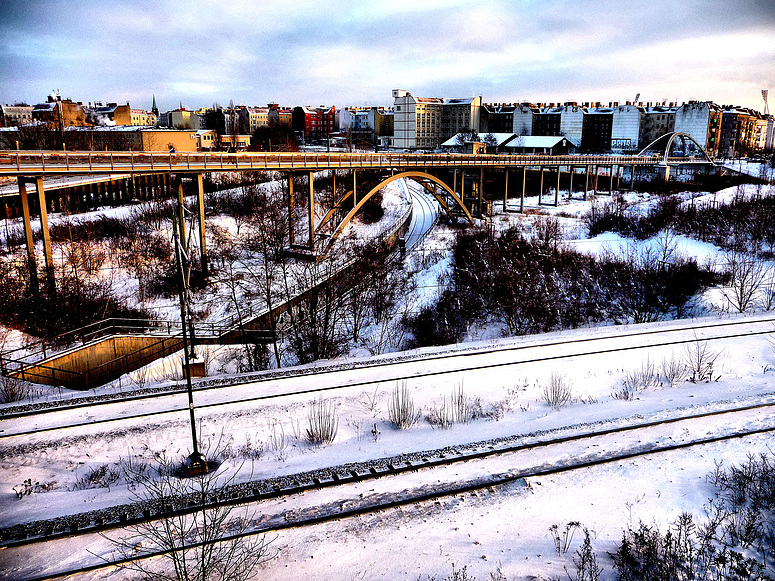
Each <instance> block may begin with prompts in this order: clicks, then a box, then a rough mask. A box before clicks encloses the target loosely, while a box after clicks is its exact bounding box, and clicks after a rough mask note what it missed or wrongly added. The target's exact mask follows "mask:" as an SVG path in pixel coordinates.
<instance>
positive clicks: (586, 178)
mask: <svg viewBox="0 0 775 581" xmlns="http://www.w3.org/2000/svg"><path fill="white" fill-rule="evenodd" d="M588 193H589V164H587V165H585V166H584V201H585V202H586V201H587V194H588Z"/></svg>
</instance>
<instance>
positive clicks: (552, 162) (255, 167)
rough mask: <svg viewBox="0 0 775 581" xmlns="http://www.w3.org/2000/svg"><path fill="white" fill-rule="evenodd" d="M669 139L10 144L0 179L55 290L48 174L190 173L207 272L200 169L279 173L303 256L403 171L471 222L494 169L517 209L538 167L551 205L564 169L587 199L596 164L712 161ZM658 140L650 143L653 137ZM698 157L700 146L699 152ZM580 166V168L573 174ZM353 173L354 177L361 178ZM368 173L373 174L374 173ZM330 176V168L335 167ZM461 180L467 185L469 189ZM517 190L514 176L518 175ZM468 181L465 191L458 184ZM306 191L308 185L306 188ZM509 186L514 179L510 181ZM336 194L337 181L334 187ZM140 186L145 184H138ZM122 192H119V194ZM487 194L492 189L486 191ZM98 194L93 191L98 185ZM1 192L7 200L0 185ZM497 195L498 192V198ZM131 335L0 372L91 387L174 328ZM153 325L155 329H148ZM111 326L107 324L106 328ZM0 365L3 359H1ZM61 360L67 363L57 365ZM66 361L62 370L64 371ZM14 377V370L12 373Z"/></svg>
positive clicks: (216, 335) (171, 338)
mask: <svg viewBox="0 0 775 581" xmlns="http://www.w3.org/2000/svg"><path fill="white" fill-rule="evenodd" d="M674 139H675V138H673V139H670V138H669V137H668V146H667V148H666V150H665V154H664V155H662V154H659V153H654V154H650V153H649V152H646V151H645V150H644V152H641V154H640V155H635V156H608V155H588V156H584V155H568V156H550V155H461V154H419V153H236V154H227V153H166V152H55V151H14V152H0V176H8V177H14V178H16V181H17V184H18V193H17V194H16V195H17V196H18V197H19V202H20V205H21V210H22V212H21V213H22V215H23V219H24V229H25V235H26V245H27V255H28V263H29V267H30V272H31V275H32V276H33V278H34V283H35V284H36V285H37V263H36V253H35V245H34V241H33V235H32V226H31V204H30V199H29V196H28V193H27V186H28V185H30V184H33V185H34V188H35V194H36V195H35V196H34V197H33V198H32V201H33V205H32V209H34V210H37V211H38V212H39V214H40V221H41V231H42V238H43V246H44V261H45V266H46V273H47V274H46V278H47V281H48V284H49V285H50V287H51V288H52V289H53V288H54V285H55V281H54V265H53V256H52V247H51V238H50V234H49V229H48V218H47V214H48V212H49V211H50V210H53V209H55V208H56V209H59V208H61V207H62V204H61V203H60V204H54V203H53V201H54V200H53V198H52V196H51V195H49V196H47V195H46V194H47V192H46V188H45V186H44V178H47V177H49V176H100V175H103V176H105V177H106V179H110V176H115V175H116V174H122V176H130V177H132V178H139V179H138V180H137V181H138V182H139V183H140V184H141V190H140V191H143V190H142V186H143V184H145V185H146V186H147V185H148V184H149V183H150V184H151V185H152V186H153V185H156V186H158V185H161V186H162V187H165V188H166V187H169V186H170V185H171V184H173V183H174V184H175V185H176V186H177V194H178V200H179V202H180V203H181V204H182V201H183V184H182V181H181V180H180V179H176V180H175V182H173V181H172V180H170V176H171V175H175V176H177V177H178V178H180V177H181V176H184V177H188V178H190V179H191V180H192V182H193V184H194V188H195V191H196V193H197V200H198V204H197V208H198V218H199V219H198V223H199V227H198V238H199V249H200V253H201V256H200V261H201V265H202V269H203V271H204V273H205V275H206V274H207V245H206V239H205V200H204V187H203V177H202V176H203V174H204V173H206V172H227V173H233V172H245V171H247V172H250V171H275V172H281V173H282V174H284V176H285V180H287V190H286V191H287V203H288V210H289V211H288V217H289V224H288V239H289V241H290V245H291V248H292V249H296V250H297V251H300V252H301V253H302V254H304V252H306V253H307V255H308V256H309V255H313V256H317V254H318V253H323V254H324V253H325V252H326V251H327V250H328V249H329V248H330V247H331V245H332V244H333V242H334V241H335V240H336V238H337V236H338V235H339V234H340V233H341V232H342V231H343V229H344V228H345V226H346V225H347V224H348V223H349V222H350V221H351V220H352V218H353V217H354V216H355V215H356V214H357V212H358V211H359V210H360V209H361V208H362V207H363V206H364V204H365V203H366V202H367V201H368V200H369V199H370V198H371V197H372V196H373V195H374V194H376V193H377V192H378V191H379V190H380V189H381V188H382V187H384V186H385V185H386V184H388V183H389V182H391V181H394V180H397V179H400V178H403V177H408V178H412V179H414V180H416V181H418V182H419V183H421V184H422V185H423V187H424V188H425V190H426V191H427V192H428V193H429V194H431V195H433V196H434V197H435V198H436V199H437V200H438V201H439V202H440V204H441V206H442V208H443V209H444V210H445V211H447V212H448V213H450V214H452V213H455V214H457V215H458V216H459V217H461V218H464V219H466V220H468V221H470V222H473V220H474V216H476V215H482V210H483V202H484V188H485V174H486V173H487V174H488V175H492V174H493V173H495V172H498V173H500V174H501V175H502V177H503V178H504V183H505V185H504V190H503V197H504V200H505V198H506V197H507V193H508V192H509V179H510V176H512V175H513V176H514V177H515V178H516V180H519V178H520V177H521V203H520V211H522V210H523V209H524V199H525V193H526V180H527V175H528V172H529V171H531V172H540V186H539V188H538V195H539V200H540V199H541V196H542V194H543V193H544V174H545V172H546V171H549V172H552V171H554V172H555V173H556V188H555V199H554V203H555V205H556V204H558V200H559V190H560V180H561V178H562V176H563V172H562V169H563V168H565V169H566V175H569V184H568V187H569V191H572V190H573V179H574V175H578V173H581V174H583V175H584V195H585V196H586V194H587V191H588V190H589V186H590V176H592V186H593V188H594V190H597V188H598V177H599V176H600V172H601V170H602V171H603V175H604V176H606V177H608V178H609V180H608V189H609V191H611V190H612V189H613V187H614V179H616V180H617V184H618V180H619V177H620V175H621V173H622V169H623V168H629V169H630V171H629V176H630V187H632V180H633V179H634V174H635V169H636V168H655V167H661V168H664V171H665V175H666V176H669V168H670V167H672V166H680V165H687V164H695V165H696V164H701V165H708V164H712V161H711V160H710V159H709V158H708V157H707V155H705V156H704V158H700V157H686V156H680V157H670V156H669V153H670V144H672V143H673V141H674ZM655 143H656V142H655ZM703 154H704V152H703ZM321 170H347V171H349V172H350V177H349V178H347V181H348V185H347V187H346V188H345V194H344V195H342V196H340V197H339V198H338V199H336V200H335V201H334V202H333V203H332V204H331V206H330V207H328V208H323V212H324V213H323V216H322V217H321V218H320V219H319V220H318V221H317V223H316V221H315V206H316V204H317V205H318V207H320V205H321V201H322V200H321V196H318V197H317V198H316V192H315V172H318V171H321ZM579 170H580V172H579ZM359 172H361V173H360V176H359ZM300 174H301V175H305V176H308V181H307V186H308V190H307V191H305V192H304V193H303V194H302V195H303V196H305V197H307V196H308V200H307V204H306V205H307V221H308V225H307V226H308V227H307V240H305V241H304V242H303V243H302V244H297V241H296V226H295V223H294V216H295V212H294V211H293V210H294V209H295V208H296V195H297V192H295V191H294V176H298V175H300ZM364 175H368V176H370V180H369V186H370V187H368V188H365V187H364V186H363V185H362V184H360V190H359V177H360V178H361V179H362V176H364ZM375 175H376V178H375ZM333 179H334V180H336V174H334V178H333ZM467 184H468V186H467ZM516 185H517V188H519V181H517V182H516ZM467 187H468V191H466V188H467ZM305 189H307V188H305ZM511 189H512V191H513V190H514V185H513V184H512V188H511ZM92 191H93V190H92V189H91V186H89V187H88V189H87V188H86V186H85V185H84V186H83V187H82V188H81V189H80V190H76V192H78V195H91V193H92ZM334 191H336V186H335V184H334ZM146 192H147V190H146ZM128 193H129V194H130V195H131V193H130V192H125V195H126V194H128ZM488 193H489V194H491V197H494V196H495V195H496V193H495V192H488ZM98 194H99V190H98ZM4 195H5V198H8V197H10V196H11V195H12V194H9V193H8V192H7V191H6V192H5V193H4ZM498 197H500V196H498ZM144 327H148V328H147V329H146V328H144V329H143V332H142V333H140V334H139V335H138V334H137V333H126V332H123V333H122V332H114V333H112V334H108V335H105V336H100V337H99V338H97V337H94V338H92V341H90V345H89V346H86V345H82V347H81V348H79V351H78V353H77V354H76V352H75V351H71V352H69V353H64V354H61V355H57V356H55V357H54V358H52V357H50V356H49V357H46V354H45V352H44V353H43V361H40V362H39V363H38V364H30V363H29V362H28V361H27V362H23V363H22V362H20V361H17V362H14V363H16V364H21V368H20V367H18V365H14V364H11V363H12V361H10V360H6V361H4V362H3V363H4V364H5V363H7V364H10V365H8V366H6V365H3V367H4V368H5V369H4V370H3V371H5V372H8V371H9V367H10V368H14V367H15V372H16V373H15V374H18V372H19V371H22V373H25V374H26V376H27V377H28V378H32V377H35V378H37V381H45V382H46V383H55V384H56V383H58V384H63V383H64V384H69V385H78V386H79V387H83V386H89V385H91V386H93V385H95V384H99V383H101V382H104V381H106V380H108V379H112V378H115V377H117V376H118V375H116V374H117V373H118V374H120V373H121V372H126V371H127V370H129V369H136V368H137V367H139V366H141V365H143V364H145V363H147V362H148V361H150V360H153V359H155V358H157V357H160V356H163V355H167V354H169V353H171V352H174V351H176V350H178V349H179V348H180V338H179V335H178V332H177V331H174V330H171V329H169V328H168V329H167V332H160V331H159V329H158V327H154V326H147V325H145V326H144ZM151 327H154V329H151ZM251 327H252V328H253V329H260V328H261V325H260V318H259V317H257V318H256V320H255V321H254V324H251ZM114 331H115V329H114ZM201 338H202V339H203V340H205V341H212V342H221V343H224V342H230V341H233V340H236V339H237V337H236V334H235V331H234V329H233V328H231V327H230V326H228V325H227V326H224V327H223V328H219V329H217V330H216V329H210V332H209V333H203V334H202V335H201ZM0 362H2V361H0ZM65 363H67V364H65ZM65 368H67V369H66V370H64V369H65ZM17 376H18V375H17Z"/></svg>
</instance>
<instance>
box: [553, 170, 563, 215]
mask: <svg viewBox="0 0 775 581" xmlns="http://www.w3.org/2000/svg"><path fill="white" fill-rule="evenodd" d="M561 175H562V167H561V166H559V165H558V166H557V188H556V189H555V190H554V207H555V208H556V207H557V206H559V205H560V176H561Z"/></svg>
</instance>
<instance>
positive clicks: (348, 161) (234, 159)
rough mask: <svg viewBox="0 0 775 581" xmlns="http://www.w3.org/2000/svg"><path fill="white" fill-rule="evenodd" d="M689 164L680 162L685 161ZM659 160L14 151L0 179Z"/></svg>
mask: <svg viewBox="0 0 775 581" xmlns="http://www.w3.org/2000/svg"><path fill="white" fill-rule="evenodd" d="M681 159H684V160H685V158H678V160H681ZM660 162H663V160H661V159H660V158H659V157H658V156H656V155H654V156H622V155H559V156H557V155H496V154H483V155H482V154H477V155H473V154H459V153H432V154H426V153H385V152H383V153H306V152H302V153H221V152H191V153H189V152H185V153H165V152H146V151H114V152H80V151H73V152H70V151H62V152H51V151H14V152H2V153H0V173H5V174H9V173H15V174H24V173H25V172H27V173H29V172H44V173H73V174H78V173H81V174H84V173H93V172H106V171H120V172H148V171H173V172H174V171H178V172H186V171H197V172H199V171H240V170H277V169H284V170H294V169H299V170H303V169H319V168H353V169H363V168H370V167H373V168H396V169H402V168H416V167H453V168H454V167H524V166H541V165H549V166H558V165H562V166H565V165H655V164H657V163H660Z"/></svg>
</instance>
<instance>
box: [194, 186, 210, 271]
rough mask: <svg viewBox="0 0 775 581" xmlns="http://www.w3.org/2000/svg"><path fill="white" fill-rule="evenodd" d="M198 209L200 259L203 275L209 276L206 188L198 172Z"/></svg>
mask: <svg viewBox="0 0 775 581" xmlns="http://www.w3.org/2000/svg"><path fill="white" fill-rule="evenodd" d="M196 192H197V197H196V201H197V210H198V211H199V261H200V263H201V265H202V275H203V276H204V277H205V278H207V274H208V264H207V237H206V235H205V188H204V181H203V180H202V174H200V173H198V174H196Z"/></svg>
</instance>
